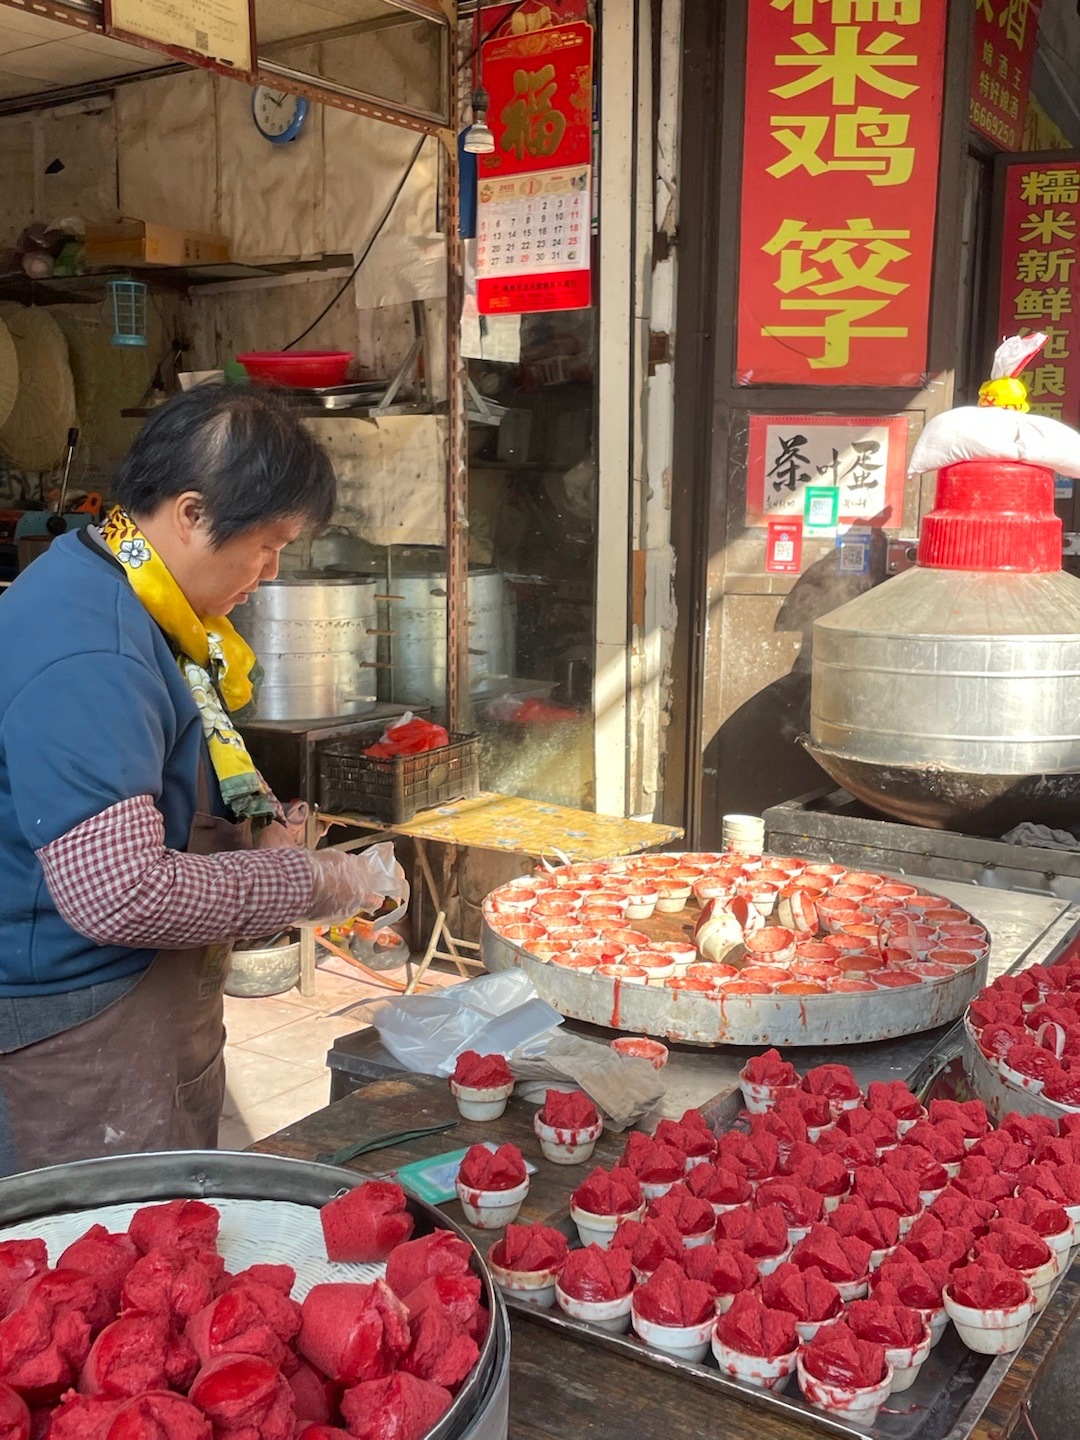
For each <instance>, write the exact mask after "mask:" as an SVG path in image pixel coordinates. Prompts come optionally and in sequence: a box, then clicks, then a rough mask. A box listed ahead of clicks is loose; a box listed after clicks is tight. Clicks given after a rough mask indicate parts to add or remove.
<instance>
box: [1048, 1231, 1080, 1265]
mask: <svg viewBox="0 0 1080 1440" xmlns="http://www.w3.org/2000/svg"><path fill="white" fill-rule="evenodd" d="M1043 1239H1044V1240H1045V1241H1046V1243H1047V1245H1049V1246H1050V1249H1051V1250H1053V1252H1054V1254H1055V1255H1056V1256H1057V1257H1058V1265H1059V1267H1060V1268H1064V1265H1065V1256H1066V1255H1068V1253H1069V1251H1070V1250H1071V1249H1072V1247H1073V1245H1074V1243H1075V1241H1076V1226H1075V1225H1073V1224H1071V1223H1070V1225H1069V1228H1068V1229H1067V1230H1062V1232H1061V1234H1060V1235H1044V1236H1043Z"/></svg>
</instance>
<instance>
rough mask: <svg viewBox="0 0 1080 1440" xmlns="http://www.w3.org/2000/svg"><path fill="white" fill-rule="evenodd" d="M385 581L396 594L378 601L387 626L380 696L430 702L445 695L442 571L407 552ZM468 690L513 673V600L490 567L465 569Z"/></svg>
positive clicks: (383, 625) (503, 579)
mask: <svg viewBox="0 0 1080 1440" xmlns="http://www.w3.org/2000/svg"><path fill="white" fill-rule="evenodd" d="M399 563H400V564H401V568H400V569H399V570H395V572H394V573H393V575H392V577H391V579H390V580H389V581H388V582H387V584H388V591H387V593H389V594H391V595H395V596H399V597H400V598H399V599H397V600H387V601H385V602H383V603H382V604H381V605H380V607H379V608H380V612H381V613H380V628H382V629H386V630H390V631H392V632H393V634H392V635H391V636H390V637H389V642H388V648H387V651H386V660H387V663H388V666H389V668H387V669H380V671H379V677H380V678H379V685H380V695H379V698H380V699H382V700H386V701H393V702H395V703H411V702H415V703H417V704H432V705H434V706H436V708H438V707H439V706H441V705H442V703H443V697H444V696H445V694H446V571H445V568H442V567H441V565H439V566H438V567H437V562H435V561H433V560H427V561H425V560H422V559H417V558H414V556H411V555H410V556H408V557H406V558H405V559H404V561H399ZM468 594H469V689H470V690H474V689H477V688H478V687H480V686H481V685H483V684H484V683H485V682H486V681H489V680H491V681H498V680H505V679H507V678H508V677H510V676H512V675H513V673H514V664H515V631H516V603H515V600H514V595H513V591H512V590H511V588H510V586H509V585H508V584H507V581H506V577H505V576H504V575H503V574H502V573H501V572H500V571H498V570H496V569H495V568H494V567H493V566H487V565H484V566H473V567H472V568H471V569H470V570H469V589H468Z"/></svg>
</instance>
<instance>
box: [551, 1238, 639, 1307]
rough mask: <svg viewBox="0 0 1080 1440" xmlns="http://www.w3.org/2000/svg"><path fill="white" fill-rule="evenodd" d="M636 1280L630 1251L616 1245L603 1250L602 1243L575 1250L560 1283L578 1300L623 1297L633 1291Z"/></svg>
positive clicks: (570, 1255) (566, 1293) (568, 1258)
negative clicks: (631, 1265)
mask: <svg viewBox="0 0 1080 1440" xmlns="http://www.w3.org/2000/svg"><path fill="white" fill-rule="evenodd" d="M633 1284H634V1275H633V1271H632V1270H631V1267H630V1255H629V1253H628V1252H627V1251H626V1250H624V1249H622V1248H621V1247H614V1246H613V1247H612V1248H611V1249H610V1250H602V1249H601V1248H600V1246H599V1245H586V1246H585V1247H584V1249H582V1250H571V1252H570V1254H569V1255H568V1256H567V1259H566V1264H565V1265H564V1266H563V1268H562V1274H561V1275H560V1276H559V1287H560V1288H561V1290H562V1291H563V1293H564V1294H565V1295H570V1296H572V1297H573V1298H574V1299H575V1300H585V1301H594V1302H604V1301H609V1300H619V1299H621V1298H622V1297H623V1296H624V1295H629V1293H630V1291H631V1289H632V1288H633Z"/></svg>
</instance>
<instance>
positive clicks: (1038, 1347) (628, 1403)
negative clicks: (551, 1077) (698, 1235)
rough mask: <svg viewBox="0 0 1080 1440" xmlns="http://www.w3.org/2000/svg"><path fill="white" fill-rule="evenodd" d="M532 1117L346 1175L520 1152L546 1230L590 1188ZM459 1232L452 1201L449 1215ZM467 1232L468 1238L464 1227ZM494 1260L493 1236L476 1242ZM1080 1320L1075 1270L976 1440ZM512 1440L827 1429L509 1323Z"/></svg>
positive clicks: (329, 1117)
mask: <svg viewBox="0 0 1080 1440" xmlns="http://www.w3.org/2000/svg"><path fill="white" fill-rule="evenodd" d="M534 1114H535V1110H534V1108H533V1107H532V1106H531V1105H527V1104H526V1103H525V1102H524V1101H521V1100H518V1099H517V1098H516V1097H515V1098H514V1099H512V1100H511V1101H510V1104H509V1106H508V1107H507V1111H506V1114H505V1116H504V1117H503V1120H502V1121H500V1122H499V1124H498V1125H497V1126H492V1125H482V1124H476V1123H473V1122H470V1121H468V1120H460V1123H459V1125H458V1128H457V1129H456V1130H452V1131H450V1132H449V1133H448V1134H443V1135H435V1136H428V1137H427V1138H426V1139H423V1140H417V1141H413V1142H411V1143H410V1144H408V1145H404V1146H402V1147H400V1148H398V1149H388V1150H381V1151H378V1152H376V1153H375V1154H374V1155H368V1156H364V1157H362V1158H361V1159H360V1160H359V1161H357V1162H355V1164H354V1165H353V1166H351V1167H350V1168H352V1169H355V1170H357V1171H360V1172H362V1173H367V1174H376V1173H385V1172H386V1171H387V1170H391V1169H393V1168H395V1167H397V1166H400V1165H406V1164H408V1163H409V1162H410V1161H412V1160H421V1159H424V1158H426V1157H428V1156H431V1155H439V1154H442V1153H444V1152H445V1151H447V1150H453V1149H458V1148H460V1147H461V1146H464V1145H471V1144H473V1143H474V1142H476V1141H479V1140H492V1139H496V1138H497V1139H499V1140H500V1141H507V1140H509V1141H513V1142H514V1143H515V1144H516V1145H518V1146H520V1148H521V1150H522V1152H523V1153H524V1154H525V1156H526V1158H527V1159H529V1160H530V1162H532V1163H535V1164H536V1165H537V1167H538V1168H537V1173H536V1174H535V1175H534V1176H533V1177H532V1184H531V1186H530V1189H529V1194H528V1198H527V1199H526V1201H525V1205H524V1207H523V1208H522V1212H521V1219H522V1220H523V1221H538V1220H539V1221H550V1220H551V1219H553V1218H554V1217H555V1216H556V1215H561V1213H562V1212H563V1211H565V1208H566V1203H567V1198H568V1194H569V1191H570V1190H571V1189H572V1188H573V1186H574V1185H575V1184H577V1183H578V1180H579V1179H580V1178H582V1177H583V1175H584V1173H585V1172H584V1170H583V1169H581V1168H580V1167H574V1168H570V1167H560V1166H556V1165H550V1164H548V1163H547V1162H546V1161H544V1160H543V1159H542V1158H541V1157H540V1153H539V1147H538V1145H537V1142H536V1137H535V1135H534V1133H533V1128H532V1119H533V1115H534ZM456 1115H457V1110H456V1106H455V1105H454V1103H453V1100H452V1099H451V1097H450V1094H449V1091H448V1089H447V1087H446V1084H445V1082H442V1081H439V1080H432V1079H430V1078H428V1077H426V1076H421V1075H406V1076H402V1077H400V1078H398V1079H392V1080H382V1081H379V1082H377V1083H375V1084H372V1085H369V1086H367V1087H365V1088H364V1089H363V1090H358V1091H357V1092H356V1093H355V1094H353V1095H349V1096H346V1098H345V1099H344V1100H339V1101H338V1102H337V1104H335V1105H330V1106H327V1108H326V1109H325V1110H318V1111H316V1112H315V1114H313V1115H309V1116H308V1117H307V1119H305V1120H301V1121H299V1122H298V1123H297V1124H295V1125H290V1126H288V1127H287V1128H286V1129H284V1130H281V1131H279V1132H278V1133H277V1134H276V1135H272V1136H270V1137H269V1138H268V1139H266V1140H263V1141H261V1142H260V1143H259V1144H258V1145H254V1146H252V1149H254V1150H259V1151H263V1152H265V1153H267V1154H271V1155H288V1156H292V1157H293V1158H295V1159H300V1160H313V1159H315V1157H316V1156H317V1155H319V1154H322V1153H324V1152H329V1151H335V1150H339V1149H342V1148H343V1147H344V1146H346V1145H348V1144H350V1143H356V1142H358V1141H360V1140H362V1139H365V1138H374V1137H375V1136H377V1135H383V1134H388V1133H393V1132H396V1131H400V1130H407V1129H413V1128H417V1127H421V1126H424V1125H428V1124H437V1123H438V1122H439V1121H442V1120H448V1119H453V1118H455V1117H456ZM624 1140H625V1137H624V1136H622V1135H619V1134H614V1133H605V1134H604V1135H602V1136H601V1138H600V1141H599V1143H598V1144H597V1147H596V1152H595V1163H596V1164H602V1165H610V1164H611V1163H612V1162H613V1161H614V1160H615V1158H616V1157H617V1155H618V1154H619V1153H620V1151H621V1150H622V1147H623V1144H624ZM443 1208H444V1209H445V1210H446V1212H447V1214H449V1215H450V1216H452V1218H453V1219H454V1220H456V1221H457V1222H458V1223H459V1224H464V1219H463V1217H462V1213H461V1207H460V1205H458V1203H457V1202H456V1201H454V1202H452V1203H450V1204H447V1205H446V1206H444V1207H443ZM466 1228H468V1227H466ZM472 1234H473V1237H474V1239H475V1240H476V1243H477V1245H478V1246H479V1247H480V1249H481V1250H482V1251H485V1252H486V1251H487V1249H488V1247H489V1245H490V1244H491V1243H492V1241H493V1239H497V1238H498V1237H499V1234H501V1232H496V1233H495V1234H494V1236H493V1235H491V1234H488V1233H485V1232H484V1231H481V1230H474V1231H473V1232H472ZM1078 1314H1080V1266H1077V1265H1073V1267H1072V1270H1071V1271H1070V1273H1069V1274H1068V1275H1067V1276H1066V1277H1065V1279H1064V1280H1063V1281H1062V1283H1061V1285H1060V1286H1059V1287H1058V1290H1057V1292H1056V1293H1055V1295H1054V1298H1053V1299H1052V1300H1051V1302H1050V1304H1049V1305H1048V1306H1047V1308H1046V1310H1045V1311H1044V1312H1043V1315H1042V1318H1041V1320H1040V1321H1039V1324H1038V1326H1037V1328H1036V1329H1035V1331H1034V1332H1033V1334H1032V1336H1031V1338H1030V1340H1029V1341H1028V1343H1027V1345H1026V1346H1025V1347H1024V1349H1023V1351H1022V1352H1021V1353H1020V1355H1019V1356H1018V1357H1017V1358H1016V1360H1015V1361H1014V1363H1013V1365H1012V1367H1011V1369H1010V1370H1009V1372H1008V1374H1007V1375H1006V1377H1005V1380H1004V1381H1003V1382H1002V1384H1001V1385H1000V1386H999V1387H998V1389H997V1391H996V1392H995V1394H994V1396H993V1397H992V1399H991V1401H990V1404H989V1406H988V1407H987V1409H986V1410H985V1411H984V1413H983V1416H982V1418H981V1419H980V1420H979V1422H978V1423H977V1424H976V1426H975V1428H974V1430H973V1431H971V1437H972V1440H1007V1437H1009V1436H1011V1435H1012V1434H1013V1432H1014V1430H1015V1428H1016V1427H1017V1425H1018V1424H1020V1423H1021V1418H1022V1408H1023V1406H1024V1404H1025V1402H1026V1401H1027V1400H1028V1398H1029V1397H1030V1395H1031V1392H1032V1389H1033V1387H1034V1386H1035V1384H1036V1382H1037V1381H1038V1379H1039V1377H1040V1375H1041V1374H1042V1373H1043V1372H1044V1371H1045V1369H1046V1367H1047V1366H1048V1364H1049V1362H1050V1360H1051V1358H1052V1357H1053V1355H1054V1353H1055V1351H1056V1350H1057V1348H1058V1346H1059V1344H1060V1343H1061V1339H1062V1336H1063V1335H1064V1333H1065V1330H1066V1328H1067V1326H1068V1325H1069V1324H1070V1323H1071V1322H1072V1321H1073V1320H1074V1319H1075V1318H1076V1317H1077V1315H1078ZM511 1320H512V1327H513V1346H512V1351H511V1365H510V1374H511V1381H510V1434H511V1436H512V1437H513V1440H533V1437H536V1440H540V1437H543V1440H582V1437H584V1436H588V1440H626V1437H627V1436H628V1435H630V1434H634V1435H645V1436H651V1435H655V1436H663V1437H664V1440H703V1437H717V1440H721V1437H722V1440H821V1435H822V1432H821V1431H820V1430H817V1429H814V1428H811V1427H808V1426H802V1425H799V1424H793V1423H792V1422H791V1421H790V1420H789V1419H787V1418H786V1417H782V1416H779V1415H774V1414H771V1413H769V1412H768V1411H767V1410H763V1409H761V1408H759V1407H757V1406H754V1405H743V1404H741V1403H739V1402H738V1401H735V1400H727V1399H726V1398H725V1399H719V1398H717V1397H716V1396H715V1395H710V1394H709V1393H708V1392H707V1391H705V1390H703V1389H700V1388H699V1387H697V1386H696V1385H691V1384H686V1383H685V1382H683V1381H681V1380H679V1379H678V1378H677V1377H675V1376H668V1375H666V1374H664V1373H663V1372H662V1371H659V1370H653V1369H651V1368H649V1367H647V1366H644V1365H641V1364H639V1363H638V1362H636V1361H634V1360H630V1359H626V1358H624V1357H623V1356H619V1355H613V1354H610V1353H608V1352H605V1351H602V1350H597V1349H595V1348H593V1347H592V1346H589V1345H584V1344H580V1343H577V1342H576V1341H573V1340H568V1339H567V1338H565V1337H564V1336H562V1335H560V1334H558V1333H557V1332H555V1331H554V1330H551V1329H550V1328H548V1327H547V1326H545V1325H543V1324H539V1323H536V1322H534V1321H530V1320H529V1319H528V1317H526V1316H523V1315H521V1314H520V1313H519V1312H518V1311H516V1310H515V1311H512V1312H511Z"/></svg>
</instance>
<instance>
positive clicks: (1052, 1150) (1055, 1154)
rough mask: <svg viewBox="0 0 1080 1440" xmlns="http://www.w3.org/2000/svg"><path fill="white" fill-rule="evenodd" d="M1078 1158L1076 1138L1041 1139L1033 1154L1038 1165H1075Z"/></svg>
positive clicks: (1033, 1158)
mask: <svg viewBox="0 0 1080 1440" xmlns="http://www.w3.org/2000/svg"><path fill="white" fill-rule="evenodd" d="M1077 1159H1078V1151H1077V1144H1076V1141H1075V1139H1055V1140H1040V1141H1039V1143H1038V1145H1036V1147H1035V1153H1034V1154H1033V1156H1032V1160H1033V1162H1034V1163H1035V1164H1036V1165H1075V1164H1076V1162H1077Z"/></svg>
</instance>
